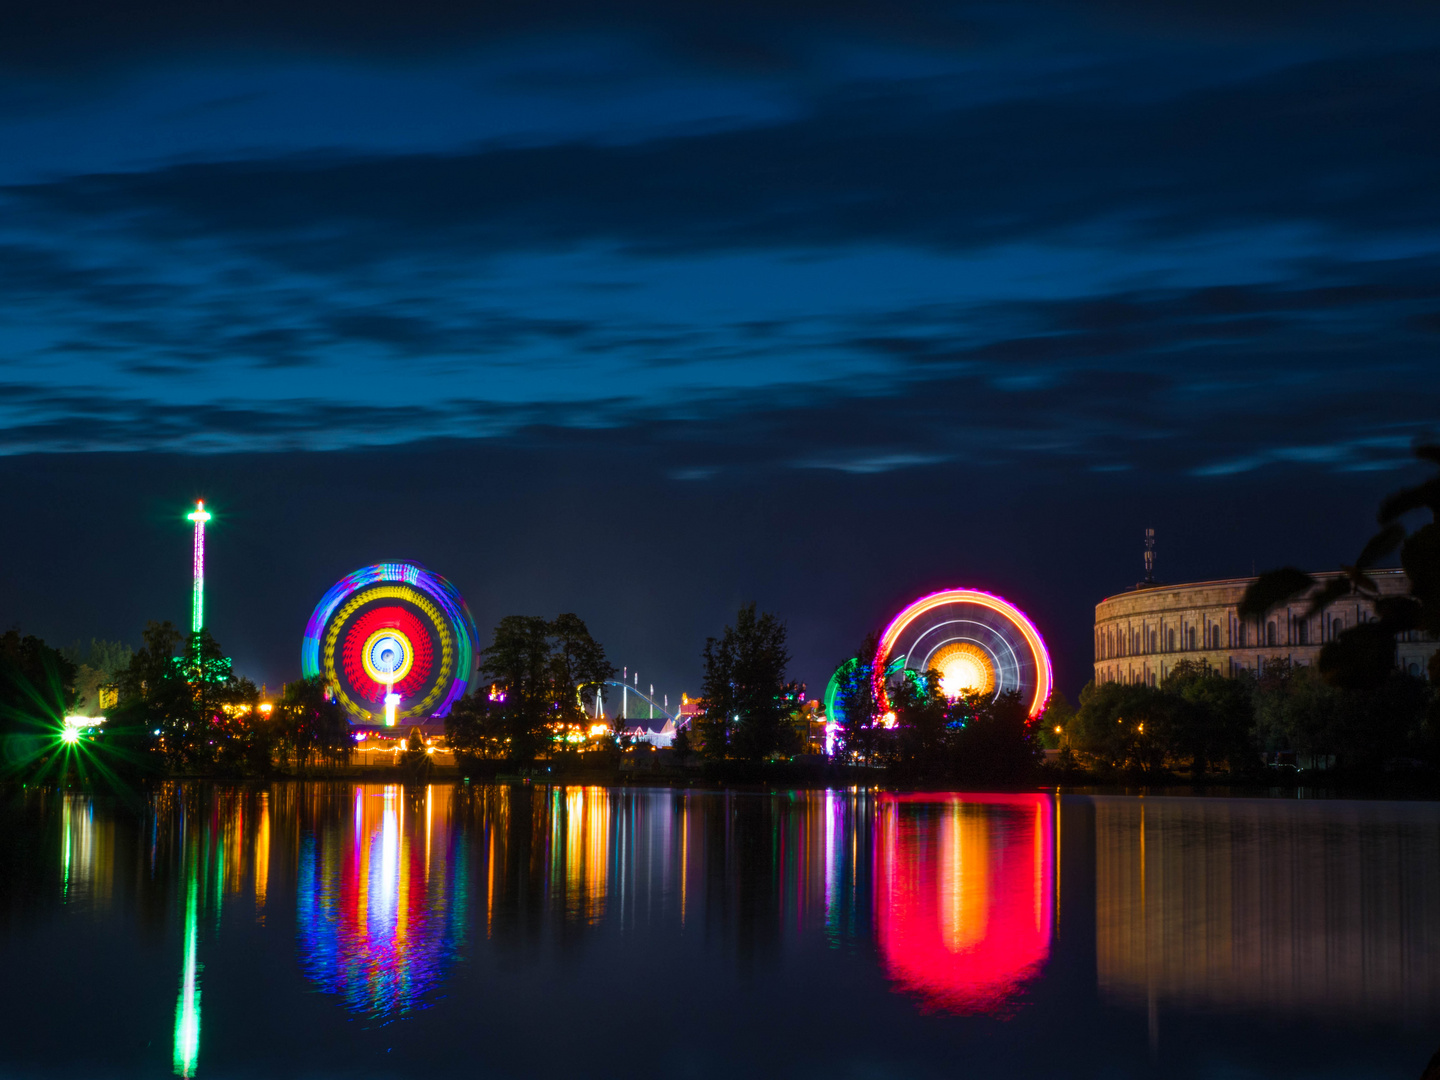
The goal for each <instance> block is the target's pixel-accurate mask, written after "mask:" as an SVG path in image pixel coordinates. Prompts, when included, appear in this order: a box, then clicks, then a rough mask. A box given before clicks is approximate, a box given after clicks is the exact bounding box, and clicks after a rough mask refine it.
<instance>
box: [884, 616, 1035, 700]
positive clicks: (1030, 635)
mask: <svg viewBox="0 0 1440 1080" xmlns="http://www.w3.org/2000/svg"><path fill="white" fill-rule="evenodd" d="M871 670H872V671H873V672H874V675H873V678H874V686H875V697H876V699H877V701H878V702H879V703H880V705H881V706H882V708H881V711H882V712H883V711H885V709H886V708H887V707H888V705H887V696H886V685H887V683H888V682H889V681H890V680H891V679H892V678H894V677H896V676H897V675H898V674H900V673H902V672H915V673H918V672H923V671H932V670H933V671H937V672H939V674H940V688H941V690H942V691H944V693H945V695H946V696H947V697H950V698H957V697H959V696H960V695H961V694H978V695H979V696H981V697H984V698H991V699H993V698H995V697H998V696H999V695H1000V694H1003V693H1007V692H1011V691H1018V692H1019V694H1020V698H1021V700H1022V701H1024V702H1025V704H1026V705H1027V706H1028V708H1029V710H1030V715H1031V716H1038V715H1040V712H1041V710H1043V709H1044V708H1045V702H1046V701H1047V700H1048V699H1049V697H1050V691H1051V689H1052V687H1053V686H1054V681H1055V679H1054V673H1053V671H1052V670H1051V667H1050V654H1049V652H1047V651H1046V649H1045V641H1044V639H1043V638H1041V636H1040V632H1039V631H1038V630H1036V629H1035V624H1034V623H1032V622H1031V621H1030V620H1029V618H1027V617H1026V615H1025V613H1024V612H1023V611H1021V610H1020V609H1019V608H1017V607H1016V606H1015V605H1014V604H1011V603H1010V602H1009V601H1007V600H1003V599H1001V598H1000V597H998V596H994V595H992V594H990V593H987V592H981V591H979V590H978V589H945V590H943V591H941V592H936V593H931V594H930V595H929V596H922V597H921V598H920V599H919V600H916V601H915V602H914V603H913V604H911V605H910V606H909V607H907V608H905V610H904V611H902V612H900V614H898V615H896V616H895V618H894V619H892V620H891V622H890V625H889V626H887V627H886V628H885V632H884V633H883V634H881V635H880V647H879V649H878V650H877V651H876V653H875V659H874V665H873V667H872V669H871Z"/></svg>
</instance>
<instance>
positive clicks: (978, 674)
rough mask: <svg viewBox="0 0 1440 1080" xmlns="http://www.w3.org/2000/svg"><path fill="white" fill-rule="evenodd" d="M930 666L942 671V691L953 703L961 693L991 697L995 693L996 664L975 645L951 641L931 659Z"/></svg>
mask: <svg viewBox="0 0 1440 1080" xmlns="http://www.w3.org/2000/svg"><path fill="white" fill-rule="evenodd" d="M930 666H931V667H932V668H933V669H935V670H936V671H938V672H940V691H941V693H943V694H944V695H945V696H946V697H947V698H949V699H950V700H952V701H953V700H955V699H956V698H958V697H959V696H960V695H961V694H979V695H980V696H981V697H988V696H989V695H990V694H993V693H994V692H995V664H994V662H993V661H992V660H991V659H990V655H989V653H987V652H986V651H985V650H984V649H982V648H980V647H979V646H978V645H975V644H974V643H972V642H969V641H954V642H951V643H950V644H949V645H946V646H944V647H943V648H941V649H940V650H939V651H938V652H936V653H935V655H934V656H932V657H931V658H930Z"/></svg>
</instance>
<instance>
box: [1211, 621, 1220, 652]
mask: <svg viewBox="0 0 1440 1080" xmlns="http://www.w3.org/2000/svg"><path fill="white" fill-rule="evenodd" d="M1219 647H1220V626H1219V624H1218V623H1217V624H1216V625H1215V626H1212V627H1211V628H1210V648H1212V649H1218V648H1219Z"/></svg>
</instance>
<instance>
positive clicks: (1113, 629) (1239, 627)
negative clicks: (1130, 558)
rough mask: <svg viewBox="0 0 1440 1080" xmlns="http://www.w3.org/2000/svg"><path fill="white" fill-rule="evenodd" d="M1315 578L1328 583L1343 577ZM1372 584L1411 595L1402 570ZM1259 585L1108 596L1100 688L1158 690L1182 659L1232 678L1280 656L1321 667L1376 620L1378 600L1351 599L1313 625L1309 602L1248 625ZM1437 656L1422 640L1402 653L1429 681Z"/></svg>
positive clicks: (1379, 575)
mask: <svg viewBox="0 0 1440 1080" xmlns="http://www.w3.org/2000/svg"><path fill="white" fill-rule="evenodd" d="M1315 576H1316V577H1317V578H1319V579H1320V580H1321V581H1322V582H1323V581H1327V580H1329V579H1331V578H1334V577H1338V576H1339V575H1338V574H1336V573H1329V574H1317V575H1315ZM1371 577H1372V578H1373V579H1374V580H1375V582H1376V584H1378V585H1379V586H1380V592H1381V594H1382V595H1384V596H1391V595H1395V594H1398V593H1403V592H1405V591H1406V590H1407V588H1408V584H1407V582H1406V579H1405V574H1404V572H1403V571H1401V570H1376V571H1374V572H1373V573H1372V574H1371ZM1254 580H1255V579H1254V578H1227V579H1225V580H1221V581H1197V582H1193V583H1190V584H1186V585H1161V584H1142V585H1137V586H1136V587H1135V588H1133V589H1131V590H1130V591H1128V592H1123V593H1119V594H1117V595H1115V596H1107V597H1106V598H1105V599H1104V600H1101V601H1100V603H1098V604H1096V605H1095V681H1096V682H1097V683H1102V682H1126V683H1133V682H1139V683H1146V684H1148V685H1151V686H1154V685H1157V684H1158V683H1160V682H1161V681H1163V680H1164V678H1165V676H1166V675H1167V674H1169V672H1170V671H1171V670H1172V669H1173V668H1174V666H1175V665H1176V663H1178V662H1179V661H1181V660H1199V661H1200V662H1202V663H1204V664H1206V665H1208V666H1209V667H1212V668H1214V669H1216V670H1217V671H1219V672H1221V673H1222V674H1225V675H1234V674H1236V673H1237V672H1239V671H1242V670H1245V671H1263V670H1264V666H1265V664H1266V663H1267V662H1268V661H1270V660H1271V659H1272V658H1274V657H1285V658H1287V659H1289V660H1291V661H1293V662H1295V663H1299V664H1313V663H1314V662H1315V659H1316V657H1317V656H1318V655H1319V653H1320V646H1321V645H1322V644H1324V643H1325V642H1326V641H1329V640H1330V639H1331V638H1332V637H1334V636H1335V635H1336V634H1338V633H1340V632H1341V631H1343V630H1344V629H1345V628H1346V627H1350V626H1354V625H1356V623H1359V622H1364V621H1366V620H1368V619H1373V618H1374V617H1375V609H1374V605H1373V604H1371V603H1370V601H1368V600H1365V599H1363V598H1360V597H1354V596H1351V597H1346V598H1345V599H1343V600H1338V601H1336V602H1335V603H1334V604H1331V605H1330V606H1328V607H1327V608H1325V610H1323V611H1322V612H1320V613H1319V614H1318V615H1316V616H1315V617H1314V618H1312V619H1306V618H1305V612H1306V609H1307V608H1308V607H1309V603H1308V601H1306V600H1305V599H1303V598H1301V599H1299V600H1297V601H1296V602H1294V603H1292V604H1290V605H1289V606H1288V607H1285V608H1280V609H1277V610H1275V611H1272V612H1271V613H1270V614H1269V615H1268V616H1267V617H1266V618H1264V619H1260V620H1256V619H1249V620H1242V619H1240V617H1239V616H1238V615H1237V614H1236V607H1237V605H1238V604H1239V603H1240V598H1241V597H1242V596H1243V595H1244V594H1245V588H1246V586H1248V585H1249V584H1250V583H1251V582H1252V581H1254ZM1435 649H1436V643H1435V642H1434V641H1432V640H1429V639H1427V638H1425V637H1424V636H1423V635H1421V634H1419V633H1412V634H1405V635H1403V636H1402V640H1401V641H1400V642H1399V647H1398V649H1397V650H1396V651H1397V660H1398V663H1399V666H1400V668H1401V669H1402V670H1405V671H1408V672H1410V673H1411V674H1413V675H1421V676H1423V675H1424V674H1425V671H1426V665H1427V664H1428V663H1429V660H1430V656H1431V655H1432V654H1433V653H1434V652H1435Z"/></svg>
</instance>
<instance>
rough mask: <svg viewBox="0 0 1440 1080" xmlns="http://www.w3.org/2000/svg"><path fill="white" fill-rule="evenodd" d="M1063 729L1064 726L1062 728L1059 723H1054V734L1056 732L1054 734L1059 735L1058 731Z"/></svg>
mask: <svg viewBox="0 0 1440 1080" xmlns="http://www.w3.org/2000/svg"><path fill="white" fill-rule="evenodd" d="M1063 730H1064V728H1062V727H1061V726H1060V725H1059V724H1056V725H1055V734H1056V735H1059V734H1060V732H1061V731H1063Z"/></svg>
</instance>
